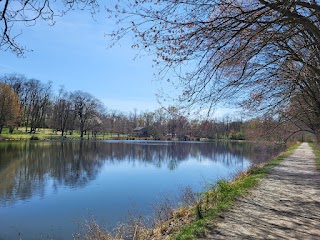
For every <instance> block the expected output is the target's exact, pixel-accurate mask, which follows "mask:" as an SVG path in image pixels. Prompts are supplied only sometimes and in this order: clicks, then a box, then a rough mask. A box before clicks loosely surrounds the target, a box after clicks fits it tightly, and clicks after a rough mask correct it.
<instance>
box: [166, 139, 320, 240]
mask: <svg viewBox="0 0 320 240" xmlns="http://www.w3.org/2000/svg"><path fill="white" fill-rule="evenodd" d="M298 146H299V144H295V145H292V146H291V147H289V148H288V150H286V151H285V152H283V153H281V154H280V155H279V156H277V157H276V158H274V159H273V160H271V161H270V162H268V163H266V164H263V165H260V166H256V167H253V168H251V169H250V170H249V171H248V172H245V173H241V174H239V176H238V177H236V178H235V179H234V180H233V181H231V182H228V181H224V180H221V181H218V182H217V183H216V184H214V185H212V186H210V188H209V189H208V191H206V192H204V193H202V198H201V199H200V200H199V201H198V203H197V204H196V205H195V206H193V207H192V208H193V212H194V219H195V221H193V223H191V224H189V225H187V226H185V227H182V229H180V230H179V232H178V233H177V234H175V235H174V236H173V237H171V239H173V240H186V239H188V240H190V239H198V238H199V237H203V236H204V235H205V229H206V226H207V225H208V224H209V223H211V224H212V222H213V221H215V220H216V219H217V218H218V217H219V216H220V214H221V213H222V212H223V211H225V210H227V209H228V208H230V206H232V205H233V204H234V202H235V201H236V199H237V198H239V197H241V196H243V195H244V194H245V193H247V191H248V190H249V189H251V188H252V187H254V186H255V185H256V184H257V183H258V182H259V181H260V180H261V179H262V178H263V177H265V176H266V174H268V172H269V170H270V169H271V168H273V167H275V166H276V165H278V164H279V163H280V162H282V161H283V160H284V159H285V158H286V157H288V156H289V155H290V154H291V153H292V152H293V151H294V150H295V149H296V148H297V147H298ZM319 153H320V152H319Z"/></svg>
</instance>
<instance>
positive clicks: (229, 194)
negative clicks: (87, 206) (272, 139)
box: [74, 142, 320, 240]
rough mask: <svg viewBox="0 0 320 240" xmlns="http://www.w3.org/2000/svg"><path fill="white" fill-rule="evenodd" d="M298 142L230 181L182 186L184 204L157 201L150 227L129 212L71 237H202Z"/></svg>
mask: <svg viewBox="0 0 320 240" xmlns="http://www.w3.org/2000/svg"><path fill="white" fill-rule="evenodd" d="M300 144H301V143H300V142H296V143H290V144H288V145H287V149H286V150H285V151H284V152H282V153H280V154H279V155H278V156H276V157H275V158H273V159H272V160H270V161H268V162H266V163H263V164H259V165H255V166H252V167H251V168H250V169H249V170H248V171H246V172H240V173H238V175H237V176H236V177H235V178H234V179H233V180H232V181H227V180H219V181H217V182H216V183H215V184H210V185H208V186H207V187H206V189H205V191H204V192H201V193H197V194H195V193H193V192H190V189H189V188H188V189H186V191H185V192H184V195H183V198H184V201H183V202H184V203H189V205H188V204H185V205H182V206H180V207H179V208H177V209H172V208H170V207H169V206H168V205H167V204H166V203H165V204H162V203H161V204H159V205H157V206H156V208H157V209H156V210H155V211H158V212H160V213H159V215H161V216H162V217H160V218H159V217H158V218H157V219H154V225H153V226H154V227H153V228H150V227H148V226H147V224H146V223H145V221H144V219H143V218H142V217H141V216H139V217H138V218H135V217H134V216H130V221H129V224H121V225H119V226H118V227H116V228H115V229H114V231H113V234H112V233H111V232H110V231H107V230H105V229H103V228H102V227H101V226H99V225H98V224H97V223H96V222H95V221H94V220H92V221H89V222H87V223H86V224H85V228H86V230H84V232H82V233H80V234H77V235H76V236H74V239H86V240H93V239H98V240H101V239H103V240H118V239H134V240H146V239H148V240H169V239H170V240H193V239H199V238H201V237H205V233H206V227H207V226H209V225H212V223H213V222H215V221H217V219H218V218H219V217H221V216H222V215H221V214H223V213H224V212H225V211H226V210H228V209H230V207H232V206H233V204H234V203H235V202H236V200H237V199H238V198H240V197H243V196H244V195H245V194H247V193H248V191H249V190H250V189H252V188H253V187H255V186H256V185H257V184H258V183H259V182H260V180H262V179H263V178H264V177H265V176H266V175H267V174H268V173H269V171H270V170H271V169H272V168H274V167H275V166H277V165H278V164H280V163H281V162H282V161H283V160H284V159H286V158H287V157H288V156H289V155H290V154H292V152H293V151H294V150H295V149H297V148H298V146H299V145H300ZM319 154H320V151H319ZM318 156H320V155H318ZM319 159H320V158H319ZM163 216H164V217H163Z"/></svg>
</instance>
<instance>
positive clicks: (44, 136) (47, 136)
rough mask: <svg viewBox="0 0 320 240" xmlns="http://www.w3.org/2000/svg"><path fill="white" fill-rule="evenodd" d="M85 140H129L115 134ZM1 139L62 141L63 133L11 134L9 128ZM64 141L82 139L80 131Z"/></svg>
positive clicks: (20, 131) (43, 130)
mask: <svg viewBox="0 0 320 240" xmlns="http://www.w3.org/2000/svg"><path fill="white" fill-rule="evenodd" d="M83 138H84V139H97V140H107V139H127V135H123V134H119V135H118V134H115V133H104V134H103V133H99V134H97V135H96V136H95V137H92V135H91V134H86V135H84V137H83ZM0 139H2V140H4V139H6V140H30V139H33V140H61V139H62V136H61V132H60V131H54V130H53V129H49V128H39V129H37V131H36V132H35V133H29V132H26V129H25V128H18V129H14V130H13V133H12V134H10V133H9V129H8V128H4V129H3V130H2V134H0ZM64 139H70V140H72V139H80V133H79V131H73V132H72V134H69V133H68V132H67V133H65V134H64Z"/></svg>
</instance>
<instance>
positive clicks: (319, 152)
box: [309, 142, 320, 171]
mask: <svg viewBox="0 0 320 240" xmlns="http://www.w3.org/2000/svg"><path fill="white" fill-rule="evenodd" d="M309 145H310V147H311V148H312V150H313V153H314V155H315V156H316V159H315V162H316V167H317V169H318V170H319V171H320V144H319V143H318V144H317V143H315V142H312V143H309Z"/></svg>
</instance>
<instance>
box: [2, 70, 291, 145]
mask: <svg viewBox="0 0 320 240" xmlns="http://www.w3.org/2000/svg"><path fill="white" fill-rule="evenodd" d="M4 127H8V128H9V129H10V132H11V133H12V132H13V130H14V128H17V127H24V128H25V131H26V132H28V133H34V132H36V131H37V129H39V128H50V129H53V130H54V131H57V132H58V131H59V134H60V132H61V135H62V136H65V135H67V134H72V133H73V131H75V130H76V131H79V133H80V137H84V135H87V134H92V137H95V136H96V135H97V134H101V133H112V134H116V135H118V136H119V137H120V136H123V135H125V136H128V137H129V136H132V133H133V130H134V129H135V128H136V127H143V128H144V129H145V131H146V132H143V134H141V136H144V137H151V138H154V139H168V138H176V139H183V140H189V139H200V138H208V139H234V140H244V139H249V138H250V139H252V138H258V137H261V136H263V137H264V139H267V140H276V141H283V140H285V136H286V130H285V129H283V128H281V131H280V130H279V129H277V122H276V120H274V119H273V118H268V117H265V118H260V119H252V120H250V121H248V120H247V121H243V120H242V119H240V118H239V117H236V118H233V117H230V116H227V117H223V118H221V119H209V118H206V119H196V118H195V117H194V116H193V117H192V118H189V117H186V116H185V115H184V114H183V113H182V111H180V110H179V109H178V108H177V107H174V106H170V107H168V108H163V107H162V108H159V109H157V110H155V111H147V112H141V113H137V111H136V110H133V111H132V112H130V113H127V114H125V113H123V112H120V111H117V110H107V108H106V107H105V106H104V104H103V103H102V102H101V101H100V100H99V99H97V98H95V97H94V96H93V95H91V94H90V93H87V92H83V91H73V92H68V91H66V90H64V89H60V90H59V91H58V93H57V94H54V93H53V90H52V84H51V83H43V82H41V81H39V80H37V79H28V78H26V77H25V76H23V75H19V74H10V75H4V76H2V77H1V78H0V133H1V132H2V129H3V128H4ZM271 129H273V130H276V131H272V134H271V133H270V130H271ZM288 132H290V131H288ZM135 136H137V133H136V135H135ZM138 136H139V133H138Z"/></svg>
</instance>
